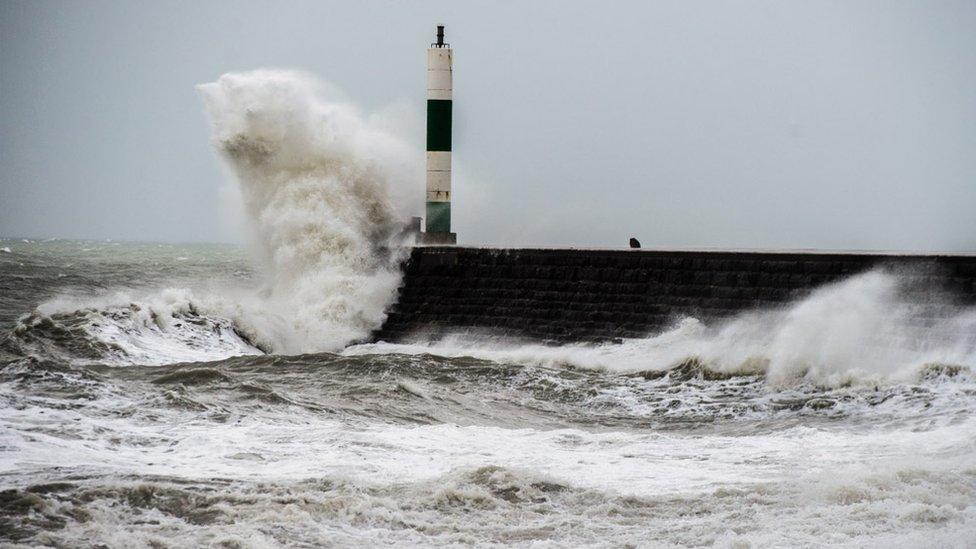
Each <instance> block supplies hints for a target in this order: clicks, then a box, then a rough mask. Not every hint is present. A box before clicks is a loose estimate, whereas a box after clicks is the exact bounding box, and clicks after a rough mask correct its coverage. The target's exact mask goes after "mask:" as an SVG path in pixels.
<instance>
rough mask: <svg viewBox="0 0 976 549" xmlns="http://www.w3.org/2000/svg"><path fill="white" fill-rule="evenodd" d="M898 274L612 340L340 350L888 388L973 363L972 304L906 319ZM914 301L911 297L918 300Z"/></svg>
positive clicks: (909, 312)
mask: <svg viewBox="0 0 976 549" xmlns="http://www.w3.org/2000/svg"><path fill="white" fill-rule="evenodd" d="M900 284H901V281H900V279H899V277H898V276H896V275H893V274H887V273H883V272H869V273H864V274H861V275H858V276H855V277H852V278H849V279H847V280H844V281H842V282H839V283H836V284H832V285H829V286H825V287H823V288H820V289H818V290H816V291H815V292H813V293H812V294H811V295H810V296H809V297H807V298H806V299H802V300H800V301H798V302H796V303H793V304H791V305H789V306H787V307H785V308H784V309H781V310H767V311H753V312H747V313H743V314H741V315H739V316H737V317H736V318H734V319H732V320H730V321H727V322H724V323H720V324H718V325H716V326H714V327H710V326H706V325H705V324H703V323H702V322H700V321H698V320H697V319H694V318H685V319H683V320H681V321H679V322H677V323H676V324H675V325H674V326H673V327H672V328H670V329H668V330H666V331H664V332H662V333H660V334H657V335H653V336H650V337H647V338H644V339H626V340H624V341H623V342H622V343H620V344H606V345H583V344H570V345H563V346H545V345H531V344H529V345H526V344H506V343H505V342H503V341H502V342H496V343H494V344H492V345H490V346H489V345H484V344H483V343H478V342H477V340H475V342H472V341H471V340H469V339H467V338H466V337H465V336H464V335H455V336H451V337H447V338H445V339H442V340H439V341H436V342H426V343H419V344H407V345H394V344H389V343H378V344H370V345H359V346H353V347H350V348H348V349H346V350H345V351H344V352H345V353H347V354H368V353H377V352H378V353H408V354H421V353H433V354H438V355H443V356H450V357H457V356H473V357H478V358H484V359H488V360H493V361H499V362H508V363H515V364H526V365H537V366H560V365H569V366H574V367H579V368H591V369H605V370H610V371H621V372H633V371H644V370H667V369H669V368H672V367H674V366H675V365H677V364H679V363H681V362H683V361H685V360H688V359H689V358H698V359H700V360H701V361H702V362H703V363H704V364H706V365H707V366H708V368H709V369H712V370H714V371H718V372H728V373H733V372H737V373H750V372H763V373H765V374H766V376H767V379H768V380H769V382H770V383H771V384H774V385H790V384H794V383H797V382H812V383H815V384H819V385H824V386H832V387H836V386H841V385H845V384H860V385H873V384H887V383H898V382H904V381H909V380H912V379H915V378H916V377H917V376H918V374H919V371H920V370H921V369H922V368H924V367H925V366H926V365H928V364H952V365H960V366H966V367H970V368H972V369H976V310H974V309H972V308H970V309H952V308H949V307H947V308H945V310H943V311H940V312H941V313H942V314H943V316H942V318H938V319H936V320H935V323H934V325H933V326H931V327H930V328H921V327H919V325H918V323H917V322H915V321H914V320H913V314H914V313H915V306H914V305H912V304H910V303H908V302H906V301H904V300H903V299H902V298H901V297H900V293H899V289H900ZM916 297H917V296H916Z"/></svg>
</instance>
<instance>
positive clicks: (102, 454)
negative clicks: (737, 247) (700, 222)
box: [0, 239, 976, 547]
mask: <svg viewBox="0 0 976 549" xmlns="http://www.w3.org/2000/svg"><path fill="white" fill-rule="evenodd" d="M7 248H9V250H10V251H9V252H6V251H0V330H2V334H3V335H2V336H0V337H2V339H0V544H2V545H10V546H43V545H52V546H65V547H89V546H93V545H103V546H109V547H188V546H198V545H216V546H224V547H277V546H282V545H289V546H305V547H310V546H334V547H346V546H350V545H396V546H432V545H481V546H495V545H514V546H533V547H548V546H552V547H564V546H611V547H620V546H632V547H636V546H640V547H670V546H719V547H750V546H753V547H819V546H824V545H830V546H847V547H882V546H884V547H971V546H972V540H973V539H976V417H974V410H976V406H974V404H976V378H974V374H973V372H972V368H973V367H974V366H976V359H974V357H976V333H974V331H973V330H972V328H973V326H976V324H974V319H976V316H974V315H973V312H972V311H964V312H963V313H961V314H959V313H953V314H954V315H955V316H953V317H952V318H949V319H947V320H946V321H945V322H944V323H943V324H941V325H939V326H937V329H938V330H940V331H941V333H939V334H937V335H938V337H936V338H935V339H932V340H928V339H925V338H929V337H930V335H929V333H928V332H926V335H924V336H922V335H919V334H916V333H914V332H912V331H911V329H910V328H909V327H906V326H902V325H898V324H897V322H896V321H895V320H893V319H895V318H897V315H894V314H892V311H894V310H897V307H896V306H895V305H893V304H891V303H888V302H887V301H886V297H885V296H888V295H889V293H888V292H887V290H888V289H889V288H890V287H891V285H892V284H896V281H892V280H889V279H886V278H884V277H880V276H868V277H863V278H861V279H858V280H853V281H851V282H850V283H846V284H842V285H840V286H838V287H837V288H834V289H831V290H828V291H825V292H823V293H821V294H818V295H815V296H813V297H811V298H810V299H809V300H806V301H805V302H803V303H798V304H795V305H794V306H793V307H792V308H791V309H790V310H789V311H787V312H786V313H782V312H781V313H777V314H778V315H779V316H774V317H763V316H761V315H758V316H757V315H744V316H743V318H741V319H739V320H737V321H735V322H732V323H730V324H729V325H728V326H725V327H704V326H702V325H701V324H700V323H697V322H696V321H694V320H693V319H686V320H685V321H682V322H680V323H678V324H676V325H675V327H674V328H673V329H672V330H669V331H667V332H665V333H662V334H649V336H648V338H646V339H643V340H628V341H625V342H624V343H623V344H619V345H607V346H600V347H590V346H584V345H569V346H564V347H542V346H533V345H524V344H523V345H516V344H507V343H505V342H496V343H495V344H492V345H488V344H486V343H484V341H483V340H482V341H481V342H480V343H472V342H466V341H465V340H464V338H463V337H459V338H456V339H452V340H449V341H441V342H435V343H429V342H420V343H416V344H411V345H395V344H389V343H376V344H369V345H354V346H350V347H340V348H333V349H328V350H326V348H325V347H323V350H322V351H320V352H310V353H302V354H290V353H281V352H277V349H276V347H275V345H278V344H280V345H289V344H293V340H290V339H288V340H283V339H276V337H277V338H280V337H282V336H280V334H281V333H282V332H281V330H282V328H281V327H282V326H286V327H287V326H288V324H287V320H288V319H284V320H282V319H277V318H274V317H272V316H270V313H268V311H266V310H262V309H261V307H255V306H252V305H250V304H249V303H250V302H251V300H254V299H264V298H266V295H265V294H266V293H267V292H266V291H265V290H264V289H263V288H262V285H261V284H260V282H259V279H260V276H259V275H258V274H256V273H255V272H254V271H253V270H252V269H251V267H250V266H249V262H248V261H247V259H246V257H245V254H244V253H243V252H242V251H241V250H239V249H237V248H235V247H231V246H216V245H186V246H181V245H158V244H133V243H114V242H85V241H50V242H47V241H45V242H24V241H22V240H9V239H8V240H0V249H7ZM262 292H264V293H262ZM851 296H860V297H862V298H864V297H865V296H867V297H870V298H871V299H869V300H868V303H867V304H866V305H865V304H861V305H857V306H855V305H854V304H853V303H854V301H855V300H854V299H853V298H852V297H851ZM893 307H894V308H893ZM851 311H855V312H856V313H857V314H856V315H855V316H853V317H852V316H851V315H852V312H851ZM303 314H304V313H303ZM783 315H785V316H783ZM859 327H860V328H859ZM862 332H863V333H862ZM865 334H866V335H865ZM326 335H327V334H326ZM312 336H313V338H312V339H311V340H310V341H312V342H314V336H315V334H312ZM868 336H870V337H868ZM326 339H328V337H326V336H323V340H326ZM879 339H880V343H879ZM868 340H870V341H869V342H868ZM279 341H280V343H278V342H279ZM886 342H887V343H886Z"/></svg>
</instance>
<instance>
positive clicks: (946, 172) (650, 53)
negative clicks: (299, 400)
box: [0, 0, 976, 251]
mask: <svg viewBox="0 0 976 549" xmlns="http://www.w3.org/2000/svg"><path fill="white" fill-rule="evenodd" d="M438 23H443V24H446V25H447V38H448V41H449V42H450V43H451V44H452V46H453V47H454V48H455V84H454V87H455V93H454V98H455V107H454V108H455V134H454V135H455V137H454V151H455V152H454V155H455V180H454V191H455V193H454V225H455V228H456V230H457V232H458V234H459V241H460V242H461V243H468V244H498V245H517V244H521V245H525V244H539V245H560V246H563V245H578V246H620V245H625V244H626V241H627V238H628V237H630V236H637V237H638V238H640V240H641V241H642V242H643V243H644V245H645V246H656V247H669V246H675V247H741V248H763V247H774V248H778V247H786V248H829V249H888V250H891V249H903V250H969V251H973V250H976V30H974V29H976V2H973V1H972V0H964V1H959V2H951V1H934V2H926V1H912V2H902V1H871V2H867V1H856V0H854V1H850V0H848V1H838V2H826V1H819V2H811V1H794V2H790V1H779V0H777V1H769V2H687V1H684V0H676V1H667V2H648V1H641V2H563V1H560V2H511V3H501V4H496V3H489V2H478V3H465V2H444V3H434V2H424V3H419V2H395V3H394V2H352V1H350V2H322V1H314V2H294V1H292V2H258V1H243V2H214V1H206V2H199V1H191V2H172V1H159V0H157V1H153V2H138V1H132V0H125V1H112V2H93V1H85V2H74V1H72V2H59V1H57V2H56V1H31V2H24V1H11V0H0V32H2V35H0V38H2V43H0V120H2V128H0V155H2V156H0V236H28V237H53V236H58V237H69V238H116V239H131V240H176V241H211V240H223V241H226V240H234V239H235V235H234V234H233V230H232V228H231V227H232V226H231V225H229V224H227V223H226V222H225V221H224V216H222V215H220V212H221V205H220V201H221V192H220V189H221V185H222V184H224V182H225V175H224V172H223V171H222V169H221V166H220V162H219V160H218V159H217V157H216V156H215V154H214V153H213V150H212V149H211V147H210V145H209V142H208V139H209V130H208V123H207V120H206V117H205V115H204V110H203V107H202V103H201V101H200V98H199V97H198V96H197V93H196V91H195V90H194V86H195V85H196V84H198V83H203V82H210V81H213V80H215V79H216V78H217V77H219V76H220V75H221V74H222V73H225V72H229V71H242V70H248V69H256V68H262V67H291V68H301V69H304V70H307V71H309V72H311V73H313V74H315V75H317V76H319V77H321V78H322V79H324V80H326V81H328V82H329V83H331V84H332V85H334V86H336V87H338V88H340V89H341V90H342V91H343V92H344V93H345V94H346V96H347V97H348V98H350V99H351V100H352V101H354V102H355V103H357V104H358V105H360V106H361V107H362V108H363V109H364V110H365V111H366V112H373V111H377V110H384V109H390V106H391V105H392V106H393V107H394V108H393V112H401V113H402V114H403V116H404V117H405V118H406V119H413V121H411V120H405V121H404V126H405V127H411V125H412V126H413V127H416V128H417V131H416V132H415V134H416V135H412V136H410V139H412V140H413V141H415V143H416V146H417V150H418V151H421V150H422V148H423V135H422V134H423V124H422V123H420V124H416V123H415V121H416V120H421V121H422V116H423V108H424V93H425V80H424V76H425V49H426V47H427V45H428V44H429V43H430V42H431V41H432V40H433V31H434V26H435V25H436V24H438ZM420 154H422V153H420ZM416 186H417V193H423V188H424V182H423V181H422V180H418V181H417V182H416Z"/></svg>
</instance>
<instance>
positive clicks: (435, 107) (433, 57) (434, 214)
mask: <svg viewBox="0 0 976 549" xmlns="http://www.w3.org/2000/svg"><path fill="white" fill-rule="evenodd" d="M452 65H453V63H452V51H451V45H450V44H446V43H445V42H444V25H438V26H437V42H435V43H433V44H431V45H430V48H428V49H427V222H426V227H425V233H424V237H423V242H424V243H425V244H456V243H457V235H456V234H455V233H452V232H451V101H452V95H453V94H452V84H451V80H452V78H451V71H452Z"/></svg>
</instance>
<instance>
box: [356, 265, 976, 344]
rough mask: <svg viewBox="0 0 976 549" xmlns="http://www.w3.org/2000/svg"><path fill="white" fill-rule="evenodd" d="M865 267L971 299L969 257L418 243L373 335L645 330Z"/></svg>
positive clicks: (543, 336) (582, 336)
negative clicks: (461, 245) (509, 246)
mask: <svg viewBox="0 0 976 549" xmlns="http://www.w3.org/2000/svg"><path fill="white" fill-rule="evenodd" d="M875 268H880V269H885V270H889V271H895V272H897V273H898V274H899V275H900V276H903V277H905V280H906V285H905V288H906V292H907V294H909V295H908V296H907V297H908V298H909V299H912V298H913V297H914V298H915V299H918V300H919V301H920V302H923V303H924V302H925V301H926V300H927V299H929V296H931V291H932V290H938V291H940V292H947V293H948V294H950V295H951V296H952V299H951V301H952V303H954V304H955V305H957V306H971V305H976V255H886V254H859V253H793V252H782V253H781V252H738V251H737V252H726V251H657V250H573V249H491V248H464V247H417V248H414V249H413V250H412V253H411V254H410V257H409V259H408V260H407V261H406V262H405V263H404V265H403V269H404V278H403V284H402V286H401V288H400V290H399V296H398V298H397V300H396V302H395V303H394V304H393V305H392V307H391V308H390V310H389V311H388V318H387V320H386V322H385V323H384V325H383V326H382V327H381V328H380V329H379V330H378V331H377V332H376V333H375V334H374V337H373V339H375V340H385V341H410V340H424V339H436V338H439V337H442V336H444V335H448V334H456V333H465V332H467V333H470V334H473V335H492V336H503V337H513V338H526V339H532V340H538V341H544V342H567V341H604V340H610V339H614V338H627V337H643V336H646V335H648V334H649V333H653V332H655V331H658V330H660V329H662V328H664V327H666V326H667V325H669V324H670V323H672V322H674V321H675V320H677V319H678V318H681V317H685V316H694V317H696V318H699V319H701V320H704V321H706V322H708V321H714V320H720V319H723V318H727V317H730V316H733V315H735V314H737V313H740V312H742V311H745V310H750V309H757V308H773V307H780V306H783V305H784V304H785V303H788V302H790V301H792V300H795V299H799V298H802V297H803V296H805V295H806V294H808V293H809V292H811V291H812V290H813V289H815V288H817V287H819V286H822V285H825V284H829V283H831V282H835V281H838V280H840V279H843V278H845V277H849V276H852V275H855V274H858V273H861V272H864V271H868V270H871V269H875ZM913 292H917V295H915V296H912V295H911V294H912V293H913Z"/></svg>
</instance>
